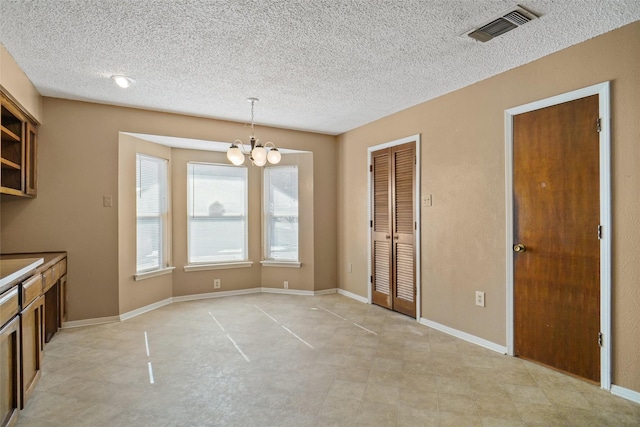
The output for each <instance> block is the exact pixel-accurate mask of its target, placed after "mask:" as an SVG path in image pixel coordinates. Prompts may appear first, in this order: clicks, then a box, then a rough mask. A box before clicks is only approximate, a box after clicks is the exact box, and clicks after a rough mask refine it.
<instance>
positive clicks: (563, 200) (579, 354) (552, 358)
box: [513, 95, 600, 382]
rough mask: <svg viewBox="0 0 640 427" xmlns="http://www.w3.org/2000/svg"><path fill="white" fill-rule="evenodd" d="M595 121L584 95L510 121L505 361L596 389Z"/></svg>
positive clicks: (593, 104)
mask: <svg viewBox="0 0 640 427" xmlns="http://www.w3.org/2000/svg"><path fill="white" fill-rule="evenodd" d="M598 117H599V108H598V96H597V95H594V96H590V97H586V98H581V99H578V100H575V101H570V102H566V103H563V104H559V105H555V106H551V107H547V108H543V109H540V110H535V111H531V112H528V113H523V114H520V115H517V116H515V117H514V119H513V170H514V174H513V189H514V190H513V191H514V194H513V200H514V206H513V209H514V251H516V253H515V254H514V323H515V324H514V350H515V354H516V355H517V356H521V357H524V358H527V359H531V360H534V361H537V362H540V363H543V364H545V365H548V366H551V367H554V368H556V369H559V370H562V371H565V372H568V373H571V374H574V375H577V376H580V377H583V378H586V379H589V380H592V381H597V382H599V381H600V348H599V345H598V338H599V331H600V244H599V239H598V237H599V234H598V233H599V217H600V216H599V206H600V199H599V188H600V187H599V136H598V126H597V123H598V122H597V120H598ZM519 245H522V246H519Z"/></svg>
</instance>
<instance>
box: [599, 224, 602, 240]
mask: <svg viewBox="0 0 640 427" xmlns="http://www.w3.org/2000/svg"><path fill="white" fill-rule="evenodd" d="M598 239H599V240H602V226H601V225H598Z"/></svg>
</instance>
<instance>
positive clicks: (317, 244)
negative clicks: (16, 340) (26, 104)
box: [0, 98, 337, 320]
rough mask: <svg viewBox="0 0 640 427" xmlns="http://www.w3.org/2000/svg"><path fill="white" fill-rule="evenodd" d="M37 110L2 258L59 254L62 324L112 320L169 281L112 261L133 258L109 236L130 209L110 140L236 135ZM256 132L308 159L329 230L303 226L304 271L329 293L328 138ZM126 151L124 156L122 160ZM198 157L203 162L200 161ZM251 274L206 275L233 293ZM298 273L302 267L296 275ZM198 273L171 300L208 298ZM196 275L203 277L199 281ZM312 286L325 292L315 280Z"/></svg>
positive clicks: (316, 211) (117, 150)
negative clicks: (34, 148)
mask: <svg viewBox="0 0 640 427" xmlns="http://www.w3.org/2000/svg"><path fill="white" fill-rule="evenodd" d="M43 112H44V120H43V124H42V126H41V127H40V134H39V138H40V139H39V153H38V156H39V158H38V160H39V188H38V197H37V198H35V199H33V200H24V199H7V201H5V200H3V201H2V203H1V204H0V207H1V213H2V215H1V230H2V243H3V245H2V250H3V251H4V252H27V251H51V250H66V251H67V252H68V254H69V267H68V269H69V271H68V275H69V282H68V286H69V320H82V319H91V318H99V317H107V316H114V315H118V314H122V313H125V312H127V311H130V310H133V309H136V308H140V307H143V306H145V305H148V304H151V303H153V302H156V301H159V300H162V299H164V298H167V297H168V296H170V294H169V293H168V291H167V282H165V280H170V279H166V278H154V279H148V280H144V281H140V282H133V281H132V280H131V276H132V274H133V270H134V268H133V267H132V264H131V260H132V259H133V258H132V257H130V256H127V259H128V260H129V261H127V262H128V263H127V262H124V261H123V260H121V259H119V256H118V254H119V250H121V252H122V254H123V256H126V254H127V253H129V254H130V253H131V251H132V250H133V246H132V243H131V237H129V239H128V240H125V239H124V238H123V240H122V241H121V242H120V239H119V235H120V236H123V235H126V236H132V235H133V234H132V233H133V232H132V228H131V227H132V223H131V222H130V220H129V222H127V221H124V220H123V222H122V224H121V227H122V229H121V230H119V228H118V216H119V211H120V210H121V208H122V212H125V211H127V210H128V211H129V213H130V214H131V212H132V211H131V209H134V206H133V205H129V206H121V205H122V204H123V202H122V200H124V199H130V195H126V196H125V195H124V194H123V197H122V199H121V198H119V185H122V183H123V182H124V180H126V179H133V178H132V175H131V174H132V172H131V171H132V170H133V171H135V169H134V168H133V167H132V166H131V165H128V166H126V165H125V163H126V162H129V161H130V160H123V169H126V170H123V169H121V168H120V167H119V163H120V160H121V157H122V156H125V157H126V158H127V159H131V158H132V157H131V156H130V154H131V147H126V146H123V145H122V144H120V143H119V133H120V132H132V133H146V134H154V135H166V136H174V137H184V138H193V139H203V140H216V141H232V140H234V139H236V138H246V137H247V136H248V134H247V133H246V128H245V127H244V126H243V125H242V124H240V123H232V122H224V121H217V120H209V119H204V118H195V117H188V116H181V115H176V114H167V113H158V112H152V111H145V110H137V109H131V108H122V107H115V106H108V105H101V104H91V103H85V102H77V101H69V100H62V99H55V98H44V99H43ZM256 133H257V134H258V136H259V137H260V138H261V139H263V140H269V141H274V142H276V143H277V144H278V146H279V147H282V148H291V149H297V150H301V151H309V152H311V153H312V154H313V163H314V167H313V185H314V193H313V217H314V218H329V221H331V219H332V218H333V219H334V220H333V224H331V225H329V226H328V227H326V228H323V229H319V228H318V227H317V226H315V225H314V226H313V227H307V228H309V231H310V232H311V230H312V233H313V242H314V243H313V250H312V252H311V253H310V257H311V261H309V263H310V264H311V265H314V267H315V268H316V269H317V268H320V269H322V270H324V271H326V272H328V273H326V274H325V275H324V276H322V277H323V279H325V280H326V283H328V284H329V285H330V287H335V286H336V280H335V271H336V267H335V264H336V225H335V215H336V201H335V192H336V182H337V178H336V175H335V173H334V171H333V164H334V161H335V156H336V142H335V137H333V136H327V135H320V134H314V133H308V132H298V131H289V130H283V129H275V128H269V127H258V128H257V129H256ZM127 151H129V154H126V153H127ZM174 151H175V153H172V164H174V167H178V165H177V162H176V159H178V158H180V156H181V155H182V156H184V155H185V153H181V152H180V150H174ZM210 155H214V154H212V153H210ZM174 156H175V158H174ZM204 158H205V157H204V156H203V157H202V159H204ZM322 162H327V163H322ZM121 172H122V176H121V177H120V179H119V174H120V173H121ZM127 176H128V177H129V178H127ZM133 177H135V172H133ZM251 179H252V182H253V183H259V182H260V177H259V175H255V174H254V176H253V177H252V178H251ZM175 185H177V184H175ZM175 185H174V186H175ZM258 187H259V186H256V187H255V189H254V190H252V191H254V192H257V193H255V194H254V195H256V194H257V196H255V197H256V200H259V198H260V195H259V191H260V190H259V188H258ZM129 191H131V189H129ZM177 193H178V194H174V195H173V196H174V198H173V200H174V203H177V202H178V200H179V197H180V194H179V192H177ZM105 195H110V196H112V197H113V200H114V205H113V207H111V208H106V207H103V206H102V198H103V196H105ZM252 197H254V196H252ZM131 218H133V216H131ZM259 221H260V218H259V217H256V216H255V215H254V218H253V219H252V221H251V225H250V227H251V229H252V230H259V229H260V224H259ZM258 233H259V231H258ZM178 236H179V233H176V238H177V237H178ZM183 244H184V243H183ZM252 244H253V246H252V248H251V250H252V251H253V252H254V253H259V244H260V243H259V242H258V243H257V245H258V246H256V243H255V242H254V243H252ZM256 251H257V252H256ZM174 255H175V254H174ZM175 256H176V258H175V259H174V261H176V262H177V261H179V258H178V256H177V255H175ZM185 256H186V255H185ZM303 264H304V260H303ZM182 265H183V264H181V265H179V267H180V268H181V267H182ZM254 269H255V270H257V268H255V267H254V268H252V269H245V270H246V271H247V272H249V273H246V272H244V271H243V272H240V270H219V273H220V274H219V275H218V274H217V273H218V272H215V273H216V277H219V278H221V279H222V283H223V286H226V285H229V286H230V287H231V286H232V284H233V283H234V281H236V285H237V286H238V287H240V286H242V287H254V286H256V285H257V283H256V282H255V279H256V278H258V277H260V276H255V275H252V273H251V270H254ZM281 270H284V269H280V268H277V269H276V268H274V269H273V272H274V273H270V274H276V273H277V271H280V273H277V274H278V275H276V276H275V277H276V278H277V282H275V279H274V283H280V287H281V286H282V285H281V283H282V280H286V279H284V278H283V277H285V276H281V275H280V274H285V275H286V274H287V272H284V273H282V271H281ZM290 270H293V269H290ZM120 271H121V272H120ZM300 271H302V269H300V270H298V273H299V272H300ZM204 273H205V274H200V273H187V275H189V276H188V277H193V279H187V281H185V282H182V281H181V280H182V279H184V278H185V277H184V276H182V275H184V273H180V272H176V273H174V274H175V275H176V277H178V279H176V280H174V281H173V283H172V285H171V286H172V294H173V295H184V294H185V293H198V292H201V291H207V292H208V291H211V287H212V286H210V283H209V282H210V280H209V278H212V277H213V276H212V274H213V273H214V272H204ZM236 274H241V275H242V277H243V279H244V278H246V280H247V283H242V284H240V280H239V279H236ZM244 274H249V276H244ZM254 274H255V273H254ZM314 275H315V271H314V270H310V271H309V272H308V276H307V277H309V280H312V281H313V283H314V285H312V286H315V282H316V280H315V279H314ZM199 277H207V279H206V280H201V281H199V279H198V278H199ZM121 280H122V285H120V281H121ZM260 280H262V278H261V277H260ZM154 284H157V285H158V286H155V285H154ZM295 286H299V287H298V289H308V288H309V285H308V282H304V280H303V279H301V280H300V281H299V282H298V281H297V280H293V279H292V282H291V287H295ZM318 286H326V285H325V283H324V282H323V283H322V284H319V285H318ZM230 289H232V288H230ZM319 289H323V287H321V288H319Z"/></svg>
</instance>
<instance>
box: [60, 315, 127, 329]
mask: <svg viewBox="0 0 640 427" xmlns="http://www.w3.org/2000/svg"><path fill="white" fill-rule="evenodd" d="M119 321H120V316H109V317H96V318H95V319H82V320H71V321H69V322H64V323H63V324H62V328H61V329H71V328H81V327H83V326H94V325H104V324H105V323H114V322H119Z"/></svg>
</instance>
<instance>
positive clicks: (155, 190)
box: [136, 153, 168, 273]
mask: <svg viewBox="0 0 640 427" xmlns="http://www.w3.org/2000/svg"><path fill="white" fill-rule="evenodd" d="M167 169H168V161H167V160H165V159H160V158H157V157H152V156H147V155H144V154H139V153H138V154H136V211H137V225H136V234H137V240H136V241H137V251H136V270H137V272H138V273H141V272H145V271H152V270H157V269H160V268H164V267H166V266H167V265H168V259H167V258H168V256H167V252H168V251H167V227H168V201H167V187H168V185H167Z"/></svg>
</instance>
